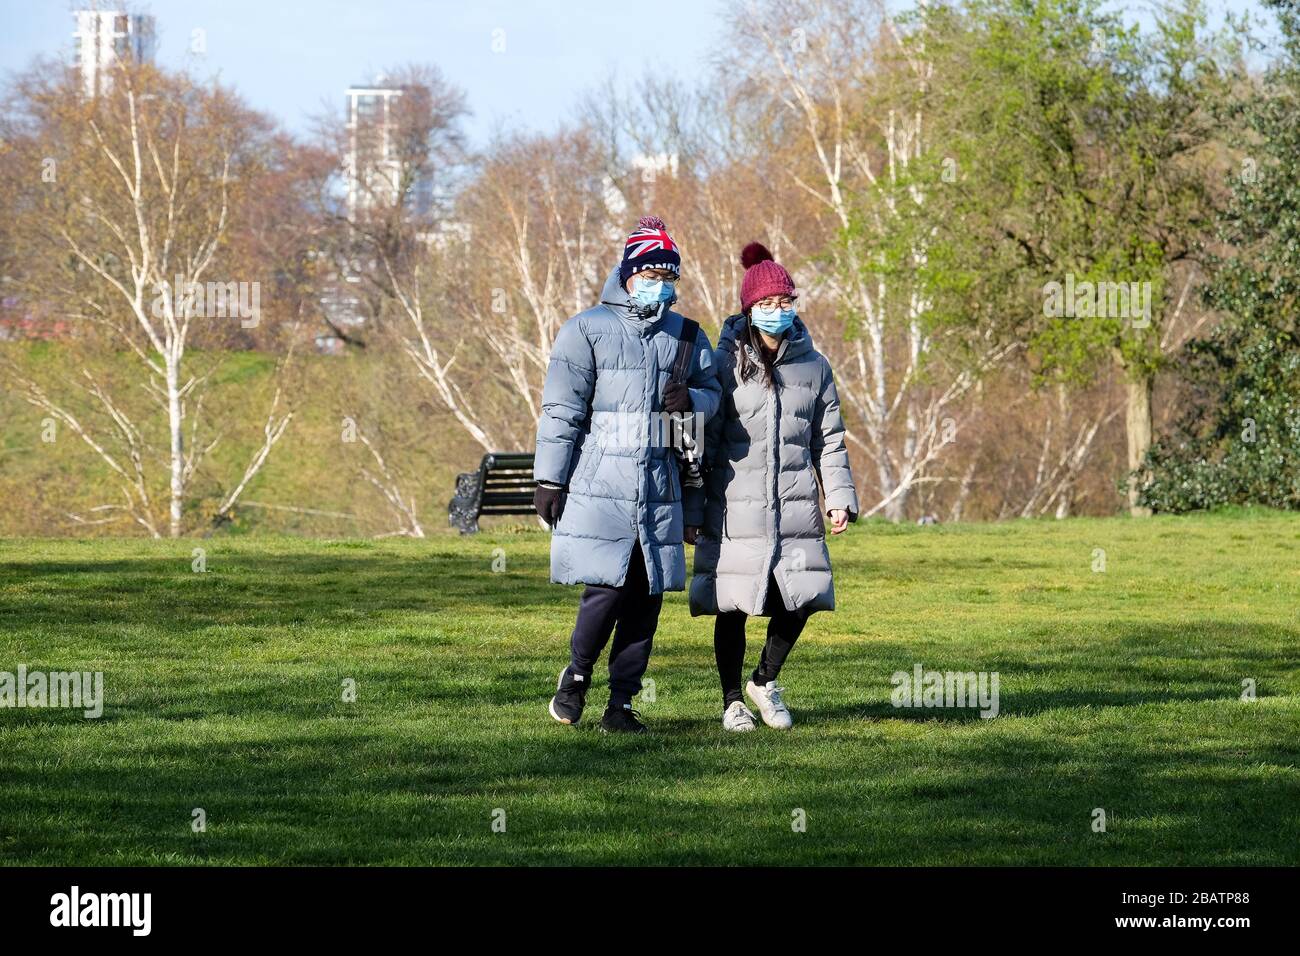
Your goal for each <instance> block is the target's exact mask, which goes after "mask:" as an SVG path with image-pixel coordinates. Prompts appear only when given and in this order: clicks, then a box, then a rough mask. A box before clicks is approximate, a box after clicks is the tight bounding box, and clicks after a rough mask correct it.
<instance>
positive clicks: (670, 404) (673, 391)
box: [664, 382, 691, 412]
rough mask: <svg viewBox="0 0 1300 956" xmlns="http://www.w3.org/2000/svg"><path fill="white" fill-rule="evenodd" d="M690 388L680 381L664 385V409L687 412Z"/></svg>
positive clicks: (689, 407)
mask: <svg viewBox="0 0 1300 956" xmlns="http://www.w3.org/2000/svg"><path fill="white" fill-rule="evenodd" d="M690 410H691V390H690V389H689V388H687V387H686V385H685V384H683V383H682V382H669V383H668V384H667V385H665V386H664V411H666V412H689V411H690Z"/></svg>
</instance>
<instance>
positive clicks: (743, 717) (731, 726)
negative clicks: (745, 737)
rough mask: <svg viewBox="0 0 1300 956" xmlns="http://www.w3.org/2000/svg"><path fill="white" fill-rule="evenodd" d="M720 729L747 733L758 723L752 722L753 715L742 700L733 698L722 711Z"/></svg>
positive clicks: (756, 726) (755, 728)
mask: <svg viewBox="0 0 1300 956" xmlns="http://www.w3.org/2000/svg"><path fill="white" fill-rule="evenodd" d="M722 729H723V730H730V731H731V732H732V733H734V734H747V733H749V732H750V731H751V730H757V729H758V724H756V723H754V715H753V714H752V713H751V712H750V710H749V708H748V707H746V706H745V702H744V701H743V700H733V701H732V702H731V706H729V707H728V708H727V709H726V710H724V711H723V712H722Z"/></svg>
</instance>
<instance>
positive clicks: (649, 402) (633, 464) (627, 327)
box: [533, 216, 720, 733]
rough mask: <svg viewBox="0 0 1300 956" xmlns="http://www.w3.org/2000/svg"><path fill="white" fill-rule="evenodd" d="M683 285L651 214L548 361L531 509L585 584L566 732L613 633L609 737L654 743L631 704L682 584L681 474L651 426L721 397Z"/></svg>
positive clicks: (564, 701) (558, 560) (562, 689)
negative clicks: (682, 309)
mask: <svg viewBox="0 0 1300 956" xmlns="http://www.w3.org/2000/svg"><path fill="white" fill-rule="evenodd" d="M680 277H681V255H680V252H679V251H678V248H677V243H676V242H674V241H673V239H672V237H671V236H670V235H669V234H668V229H667V227H666V226H665V225H664V223H663V220H661V219H658V218H656V217H654V216H644V217H642V218H641V219H640V220H639V222H638V224H637V228H636V230H635V231H634V232H633V233H632V234H631V235H630V236H628V238H627V241H626V243H624V246H623V258H622V261H621V262H620V263H619V265H618V266H617V267H616V268H615V269H614V271H613V272H611V273H610V275H609V278H608V279H607V280H606V282H605V287H604V289H603V290H602V292H601V296H600V303H599V304H598V305H596V306H593V307H592V308H590V309H587V310H586V311H585V312H580V313H579V314H578V315H576V316H574V317H573V318H571V319H569V320H568V321H567V322H565V323H564V325H563V326H561V328H560V332H559V334H558V335H557V336H556V338H555V345H554V347H553V349H552V351H551V359H550V366H549V368H548V369H547V372H546V386H545V388H544V389H543V392H542V417H541V420H540V421H539V422H538V424H537V458H536V464H535V465H534V471H535V477H536V479H537V491H536V494H535V495H534V499H533V501H534V504H535V506H536V508H537V513H538V514H539V515H540V516H541V517H542V519H543V520H544V521H546V522H547V523H548V524H549V525H550V526H551V528H552V529H553V532H552V538H551V580H552V581H555V582H557V583H560V584H585V585H587V588H586V590H585V591H584V592H583V594H582V600H581V602H580V603H579V605H578V619H577V622H576V624H575V625H574V628H573V636H572V638H571V640H570V654H569V664H568V666H567V667H565V668H564V670H563V671H562V672H561V674H560V682H559V686H558V688H557V689H556V692H555V696H554V697H553V698H552V699H551V703H550V712H551V716H552V717H554V718H555V719H556V720H558V721H559V722H560V723H562V724H576V723H577V722H578V720H579V719H580V718H581V717H582V712H583V708H584V707H585V705H586V700H587V693H588V691H589V690H590V687H591V676H592V672H593V671H594V669H595V666H596V661H597V660H598V659H599V657H600V654H601V651H603V650H604V648H605V645H606V643H607V642H608V641H609V639H610V635H611V633H612V634H613V637H614V644H613V647H612V648H611V649H610V653H609V705H608V707H606V708H605V713H604V716H603V717H602V718H601V722H600V726H601V729H602V730H605V731H611V732H630V733H644V732H645V729H646V728H645V726H644V724H642V723H641V721H640V720H639V719H638V714H637V713H636V711H634V710H633V709H632V698H633V697H634V696H636V694H637V693H639V692H640V690H641V678H642V676H643V675H644V674H645V671H646V667H647V665H648V664H649V661H650V648H651V644H652V642H653V638H654V634H655V629H656V627H657V626H658V622H659V608H660V606H661V605H662V603H663V592H664V591H680V590H682V589H683V588H684V587H685V586H686V554H685V548H684V547H683V545H682V540H683V535H684V530H685V529H684V515H683V511H682V474H681V467H682V466H681V464H680V463H679V460H678V455H677V452H676V451H675V450H674V447H672V446H671V443H669V442H666V441H661V440H660V439H661V438H662V437H663V436H661V435H659V434H657V433H656V432H657V429H655V428H654V427H652V424H651V420H652V418H653V417H654V416H658V415H661V413H663V412H675V413H687V412H690V413H694V415H696V416H698V417H699V418H700V419H702V420H704V419H707V418H708V417H709V416H711V415H712V414H713V413H714V412H715V411H716V410H717V408H718V396H719V394H720V387H719V385H718V380H717V377H716V376H715V375H714V373H713V364H712V363H713V353H712V350H711V348H710V345H709V339H708V336H706V335H705V334H704V333H703V332H701V331H699V327H698V326H697V325H695V324H694V323H693V322H690V321H689V320H687V319H685V318H683V317H682V316H681V315H679V314H678V313H676V312H674V311H672V309H671V306H672V305H673V303H674V302H676V301H677V284H678V280H679V279H680ZM684 328H685V330H686V332H687V333H688V337H687V338H685V339H682V341H683V344H682V346H681V348H680V349H679V339H681V338H682V333H683V329H684ZM692 329H693V330H694V333H693V334H689V333H690V332H691V330H692ZM679 351H680V352H681V354H682V356H683V357H684V358H685V359H686V362H687V363H688V364H687V365H686V366H685V367H686V369H687V371H686V373H685V374H684V375H683V376H681V377H682V378H683V379H684V381H681V382H670V381H669V378H670V372H671V370H672V369H673V367H674V363H675V361H676V359H677V356H678V354H679ZM638 431H639V432H640V434H638ZM697 498H699V499H700V501H701V502H702V495H697ZM697 508H698V504H697ZM701 518H702V515H696V516H694V519H693V520H694V522H695V523H696V524H698V523H699V521H700V520H701Z"/></svg>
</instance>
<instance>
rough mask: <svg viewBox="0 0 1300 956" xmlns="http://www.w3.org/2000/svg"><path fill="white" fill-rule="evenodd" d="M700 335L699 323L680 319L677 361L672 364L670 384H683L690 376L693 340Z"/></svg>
mask: <svg viewBox="0 0 1300 956" xmlns="http://www.w3.org/2000/svg"><path fill="white" fill-rule="evenodd" d="M699 334H700V323H698V322H696V321H695V320H694V319H687V318H683V319H682V330H681V332H679V333H678V334H677V360H676V361H674V362H673V371H672V374H671V375H670V376H669V377H668V380H669V381H671V382H685V381H686V380H687V379H688V378H689V377H690V374H691V359H692V358H694V357H695V339H696V337H697V336H698V335H699Z"/></svg>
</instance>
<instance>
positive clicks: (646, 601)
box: [569, 541, 664, 707]
mask: <svg viewBox="0 0 1300 956" xmlns="http://www.w3.org/2000/svg"><path fill="white" fill-rule="evenodd" d="M649 589H650V581H649V579H648V578H647V577H646V571H645V555H644V554H643V553H642V551H641V542H640V541H638V542H636V544H635V545H634V546H633V548H632V559H631V560H630V561H629V562H628V567H627V577H626V579H624V581H623V585H622V587H616V588H615V587H608V586H606V585H602V584H589V585H587V589H586V590H585V591H583V592H582V601H581V602H580V603H579V604H578V620H577V622H576V623H575V624H574V626H573V637H572V638H571V639H570V641H569V652H570V656H569V669H570V670H571V671H572V672H573V673H575V674H581V675H583V676H584V677H588V678H589V677H591V672H592V671H593V670H595V668H596V661H597V660H599V659H600V653H601V651H603V650H604V649H605V645H606V644H608V643H609V636H610V634H611V633H612V634H613V635H614V646H613V648H611V649H610V652H609V702H610V704H612V705H613V706H616V707H620V706H622V705H623V704H630V703H631V702H632V698H633V697H635V696H636V695H637V693H639V692H640V690H641V678H642V677H643V676H644V675H645V671H646V668H647V667H648V666H649V665H650V648H651V645H652V644H653V643H654V636H655V629H656V628H658V626H659V609H660V608H661V607H662V606H663V603H664V596H663V595H662V594H650V593H649Z"/></svg>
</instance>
